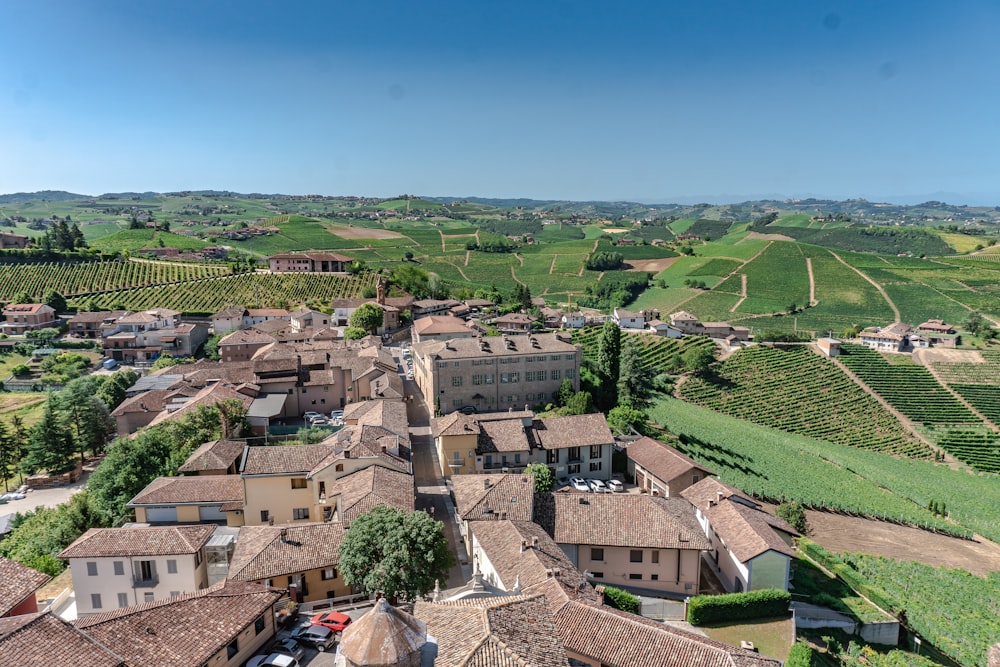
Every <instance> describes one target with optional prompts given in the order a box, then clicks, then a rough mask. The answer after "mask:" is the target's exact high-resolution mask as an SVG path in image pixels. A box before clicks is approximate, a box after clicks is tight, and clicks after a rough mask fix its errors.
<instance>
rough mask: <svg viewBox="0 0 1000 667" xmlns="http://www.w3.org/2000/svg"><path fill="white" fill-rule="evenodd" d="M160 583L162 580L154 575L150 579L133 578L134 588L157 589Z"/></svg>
mask: <svg viewBox="0 0 1000 667" xmlns="http://www.w3.org/2000/svg"><path fill="white" fill-rule="evenodd" d="M159 583H160V578H159V577H157V576H156V575H153V576H152V577H150V578H149V579H139V578H137V577H132V587H133V588H156V586H157V584H159Z"/></svg>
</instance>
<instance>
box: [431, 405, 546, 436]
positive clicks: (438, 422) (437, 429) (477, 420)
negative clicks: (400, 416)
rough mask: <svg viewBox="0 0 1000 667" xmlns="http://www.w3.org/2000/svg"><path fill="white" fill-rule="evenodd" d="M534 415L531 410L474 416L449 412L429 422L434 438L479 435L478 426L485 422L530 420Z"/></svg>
mask: <svg viewBox="0 0 1000 667" xmlns="http://www.w3.org/2000/svg"><path fill="white" fill-rule="evenodd" d="M534 416H535V413H534V412H532V411H531V410H517V411H514V410H511V411H509V412H480V413H478V414H474V415H466V414H462V413H461V412H459V411H457V410H456V411H455V412H450V413H448V414H446V415H445V416H444V417H437V418H435V419H432V420H431V430H432V431H433V434H434V436H435V437H437V436H439V435H468V434H471V433H476V434H478V433H479V430H480V429H479V424H481V423H483V422H487V421H502V420H504V419H517V420H519V421H523V420H525V419H528V420H530V419H532V418H533V417H534Z"/></svg>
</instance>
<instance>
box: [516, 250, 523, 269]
mask: <svg viewBox="0 0 1000 667" xmlns="http://www.w3.org/2000/svg"><path fill="white" fill-rule="evenodd" d="M514 257H515V258H516V259H517V263H518V264H520V265H521V266H524V257H521V256H520V255H519V254H517V253H516V252H515V253H514Z"/></svg>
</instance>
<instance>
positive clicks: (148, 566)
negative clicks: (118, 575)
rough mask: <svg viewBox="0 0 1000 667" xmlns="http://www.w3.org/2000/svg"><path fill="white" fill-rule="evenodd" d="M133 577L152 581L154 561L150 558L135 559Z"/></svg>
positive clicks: (154, 573)
mask: <svg viewBox="0 0 1000 667" xmlns="http://www.w3.org/2000/svg"><path fill="white" fill-rule="evenodd" d="M135 578H136V580H137V581H153V580H154V579H156V563H154V562H153V561H151V560H140V561H136V562H135Z"/></svg>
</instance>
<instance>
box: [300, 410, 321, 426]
mask: <svg viewBox="0 0 1000 667" xmlns="http://www.w3.org/2000/svg"><path fill="white" fill-rule="evenodd" d="M322 416H323V415H321V414H320V413H318V412H313V411H312V410H310V411H309V412H304V413H303V414H302V418H303V419H305V420H306V421H307V422H309V423H312V421H313V420H314V419H319V418H320V417H322Z"/></svg>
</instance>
